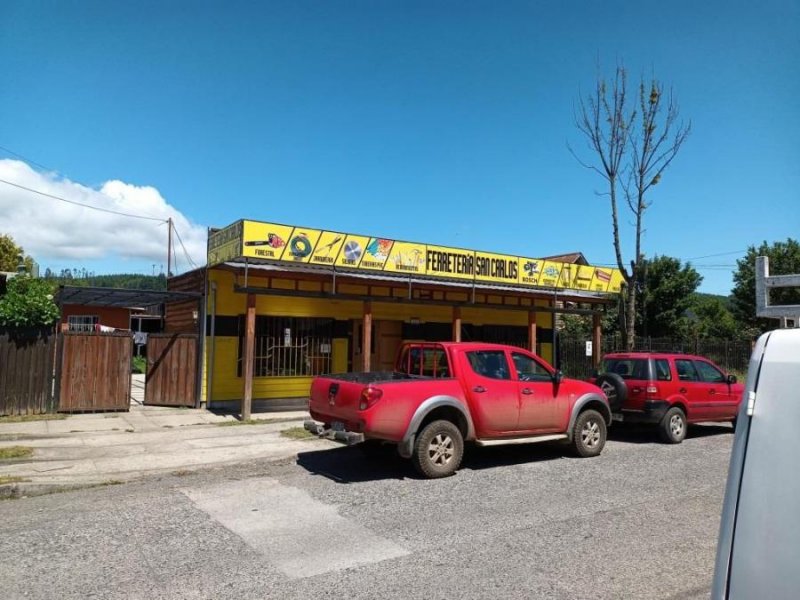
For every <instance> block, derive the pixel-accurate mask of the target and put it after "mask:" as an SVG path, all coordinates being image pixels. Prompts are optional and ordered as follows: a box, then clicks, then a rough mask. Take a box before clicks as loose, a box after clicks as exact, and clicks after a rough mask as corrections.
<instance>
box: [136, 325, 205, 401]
mask: <svg viewBox="0 0 800 600" xmlns="http://www.w3.org/2000/svg"><path fill="white" fill-rule="evenodd" d="M197 342H198V339H197V334H187V333H182V334H178V333H172V334H170V333H157V334H150V335H149V336H148V338H147V346H148V348H147V375H146V378H145V391H144V403H145V404H150V405H158V406H195V403H196V400H197Z"/></svg>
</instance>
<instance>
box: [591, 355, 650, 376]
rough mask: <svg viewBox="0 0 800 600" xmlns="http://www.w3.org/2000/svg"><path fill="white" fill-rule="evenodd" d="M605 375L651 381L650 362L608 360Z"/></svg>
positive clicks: (635, 359)
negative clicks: (610, 374)
mask: <svg viewBox="0 0 800 600" xmlns="http://www.w3.org/2000/svg"><path fill="white" fill-rule="evenodd" d="M602 372H603V373H616V374H617V375H619V376H620V377H622V378H623V379H641V380H648V379H650V361H649V360H648V359H646V358H607V359H605V360H604V361H603V370H602Z"/></svg>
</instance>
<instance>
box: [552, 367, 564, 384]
mask: <svg viewBox="0 0 800 600" xmlns="http://www.w3.org/2000/svg"><path fill="white" fill-rule="evenodd" d="M563 380H564V373H562V372H561V369H558V370H557V371H556V372H555V373H553V383H555V384H556V385H558V384H560V383H561V382H562V381H563Z"/></svg>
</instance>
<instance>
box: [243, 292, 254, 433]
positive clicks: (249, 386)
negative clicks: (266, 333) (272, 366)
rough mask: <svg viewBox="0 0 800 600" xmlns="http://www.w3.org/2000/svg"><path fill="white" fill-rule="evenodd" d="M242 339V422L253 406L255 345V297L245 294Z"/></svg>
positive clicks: (247, 417)
mask: <svg viewBox="0 0 800 600" xmlns="http://www.w3.org/2000/svg"><path fill="white" fill-rule="evenodd" d="M245 323H246V324H245V337H244V365H243V367H244V395H243V397H242V421H247V420H248V419H249V418H250V414H251V409H252V405H253V359H254V354H255V343H256V295H255V294H247V315H246V319H245Z"/></svg>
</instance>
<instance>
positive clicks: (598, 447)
mask: <svg viewBox="0 0 800 600" xmlns="http://www.w3.org/2000/svg"><path fill="white" fill-rule="evenodd" d="M605 444H606V421H605V419H604V418H603V416H602V415H601V414H600V413H599V412H597V411H596V410H585V411H583V412H582V413H581V414H580V415H578V418H577V419H576V420H575V425H574V426H573V427H572V450H573V451H574V452H575V454H576V455H578V456H580V457H582V458H586V457H589V456H597V455H598V454H600V452H602V451H603V446H605Z"/></svg>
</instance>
